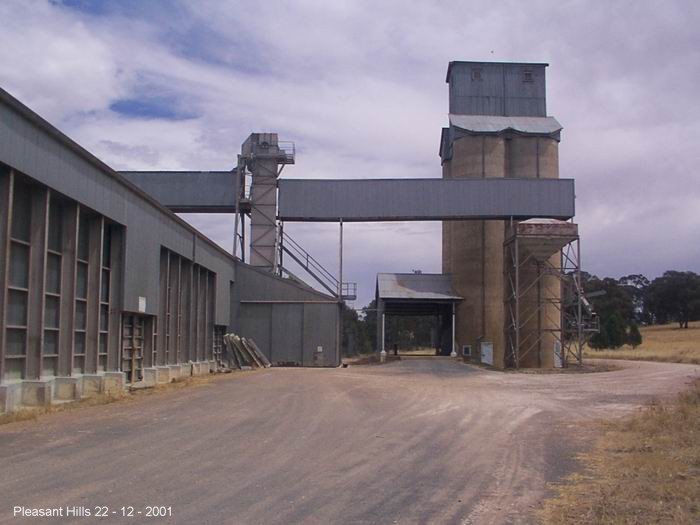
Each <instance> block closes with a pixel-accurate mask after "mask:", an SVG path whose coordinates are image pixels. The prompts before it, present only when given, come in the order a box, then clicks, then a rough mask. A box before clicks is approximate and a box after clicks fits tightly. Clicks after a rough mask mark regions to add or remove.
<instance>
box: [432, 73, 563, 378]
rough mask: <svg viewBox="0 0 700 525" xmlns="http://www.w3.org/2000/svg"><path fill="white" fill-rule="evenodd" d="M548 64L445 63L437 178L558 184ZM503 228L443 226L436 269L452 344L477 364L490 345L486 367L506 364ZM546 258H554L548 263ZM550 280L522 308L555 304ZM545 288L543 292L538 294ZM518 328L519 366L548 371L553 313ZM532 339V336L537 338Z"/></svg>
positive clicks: (541, 312)
mask: <svg viewBox="0 0 700 525" xmlns="http://www.w3.org/2000/svg"><path fill="white" fill-rule="evenodd" d="M546 67H547V64H539V63H533V64H531V63H494V62H450V65H449V67H448V69H447V83H448V84H449V127H448V128H443V130H442V138H441V143H440V157H441V161H442V169H443V178H491V177H509V178H510V177H513V178H558V177H559V156H558V146H559V138H560V132H561V125H560V124H559V123H558V122H557V121H556V119H554V118H553V117H548V116H547V111H546V97H545V71H546ZM509 222H510V221H507V222H504V221H496V220H475V221H445V222H443V232H442V269H443V273H448V274H452V279H453V284H454V287H455V290H456V292H457V293H458V294H459V295H460V296H462V297H464V301H462V303H461V304H459V306H458V307H457V323H456V326H457V328H456V340H457V341H456V342H457V345H458V347H459V348H462V347H464V346H465V345H469V346H470V347H471V348H472V355H473V356H475V358H474V359H476V360H478V356H479V348H480V345H481V344H482V343H484V342H488V343H492V344H493V364H494V366H496V367H499V368H502V367H505V366H509V365H511V363H508V362H507V358H506V352H505V347H506V342H505V331H506V326H505V325H506V312H505V306H504V294H505V293H506V288H505V279H506V278H507V276H506V275H505V274H506V270H507V269H506V268H505V267H504V241H505V238H506V230H507V227H508V226H509ZM552 257H557V258H558V257H559V255H554V256H552ZM559 286H560V285H559V281H558V279H557V278H556V277H552V278H545V279H542V280H541V282H539V283H538V285H537V286H536V287H533V288H532V289H530V290H526V293H524V295H523V300H524V302H525V303H531V304H533V305H534V304H535V303H538V302H539V304H540V305H541V304H542V303H541V301H542V297H552V296H559V295H560V290H559ZM543 288H544V289H543ZM535 310H537V311H538V313H537V314H533V315H532V316H531V317H530V318H526V319H524V321H523V324H524V326H523V329H522V331H521V332H522V336H521V337H522V338H524V342H523V345H524V346H526V345H527V344H528V341H531V342H530V343H529V344H530V346H531V347H532V351H530V352H528V353H527V355H526V356H524V358H523V360H522V361H521V362H520V363H519V366H524V367H538V366H541V367H551V366H552V365H553V361H554V357H553V346H554V337H553V336H552V337H548V336H547V335H546V334H547V333H548V332H550V331H551V332H554V331H556V330H557V329H558V328H559V327H560V315H559V311H558V309H557V306H556V305H554V304H552V305H545V306H544V307H542V308H533V309H531V311H533V312H534V311H535ZM542 333H544V334H545V336H544V337H542V336H541V335H540V336H538V337H535V335H534V334H542Z"/></svg>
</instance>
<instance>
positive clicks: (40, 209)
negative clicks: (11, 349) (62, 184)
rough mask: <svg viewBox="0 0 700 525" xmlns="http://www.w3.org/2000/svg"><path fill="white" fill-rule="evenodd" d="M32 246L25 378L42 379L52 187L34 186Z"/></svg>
mask: <svg viewBox="0 0 700 525" xmlns="http://www.w3.org/2000/svg"><path fill="white" fill-rule="evenodd" d="M31 207H32V210H31V236H30V239H31V248H30V250H29V296H28V301H29V304H28V309H27V356H26V362H25V375H24V377H25V379H37V380H38V379H40V378H41V373H42V366H41V365H42V362H41V353H42V350H43V346H44V303H45V302H46V301H45V295H44V285H45V278H46V238H47V235H48V227H49V190H48V188H41V189H39V188H32V193H31Z"/></svg>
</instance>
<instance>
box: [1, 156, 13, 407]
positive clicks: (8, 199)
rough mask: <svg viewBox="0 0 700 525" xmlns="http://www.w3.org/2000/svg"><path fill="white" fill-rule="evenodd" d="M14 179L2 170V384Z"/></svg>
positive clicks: (10, 172) (9, 173) (9, 172)
mask: <svg viewBox="0 0 700 525" xmlns="http://www.w3.org/2000/svg"><path fill="white" fill-rule="evenodd" d="M13 177H14V175H13V173H12V171H10V170H7V171H3V168H0V383H2V382H3V378H4V377H5V337H6V334H5V312H6V311H7V279H8V277H7V273H8V268H9V265H10V216H11V214H12V183H13ZM0 394H1V393H0ZM0 410H3V403H2V402H0Z"/></svg>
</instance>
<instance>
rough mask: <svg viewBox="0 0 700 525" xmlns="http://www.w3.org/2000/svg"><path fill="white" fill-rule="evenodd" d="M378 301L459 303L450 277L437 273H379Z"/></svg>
mask: <svg viewBox="0 0 700 525" xmlns="http://www.w3.org/2000/svg"><path fill="white" fill-rule="evenodd" d="M377 294H378V296H379V298H380V299H399V300H417V301H460V300H461V299H462V297H460V296H459V295H457V293H456V292H455V291H454V289H453V288H452V277H451V276H450V275H445V274H439V273H437V274H436V273H379V274H377Z"/></svg>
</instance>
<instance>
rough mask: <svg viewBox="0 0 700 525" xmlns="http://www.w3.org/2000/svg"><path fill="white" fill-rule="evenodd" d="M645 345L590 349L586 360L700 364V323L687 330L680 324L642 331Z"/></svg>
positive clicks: (647, 327)
mask: <svg viewBox="0 0 700 525" xmlns="http://www.w3.org/2000/svg"><path fill="white" fill-rule="evenodd" d="M641 332H642V344H641V345H639V346H638V347H637V348H635V349H633V348H632V347H631V346H627V345H625V346H623V347H622V348H619V349H617V350H602V351H598V350H592V349H590V348H587V349H586V350H585V352H584V354H583V355H584V357H588V358H599V359H634V360H641V361H668V362H673V363H692V364H700V322H694V323H690V325H689V327H688V329H680V328H678V324H677V323H676V324H667V325H660V326H646V327H642V328H641Z"/></svg>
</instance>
